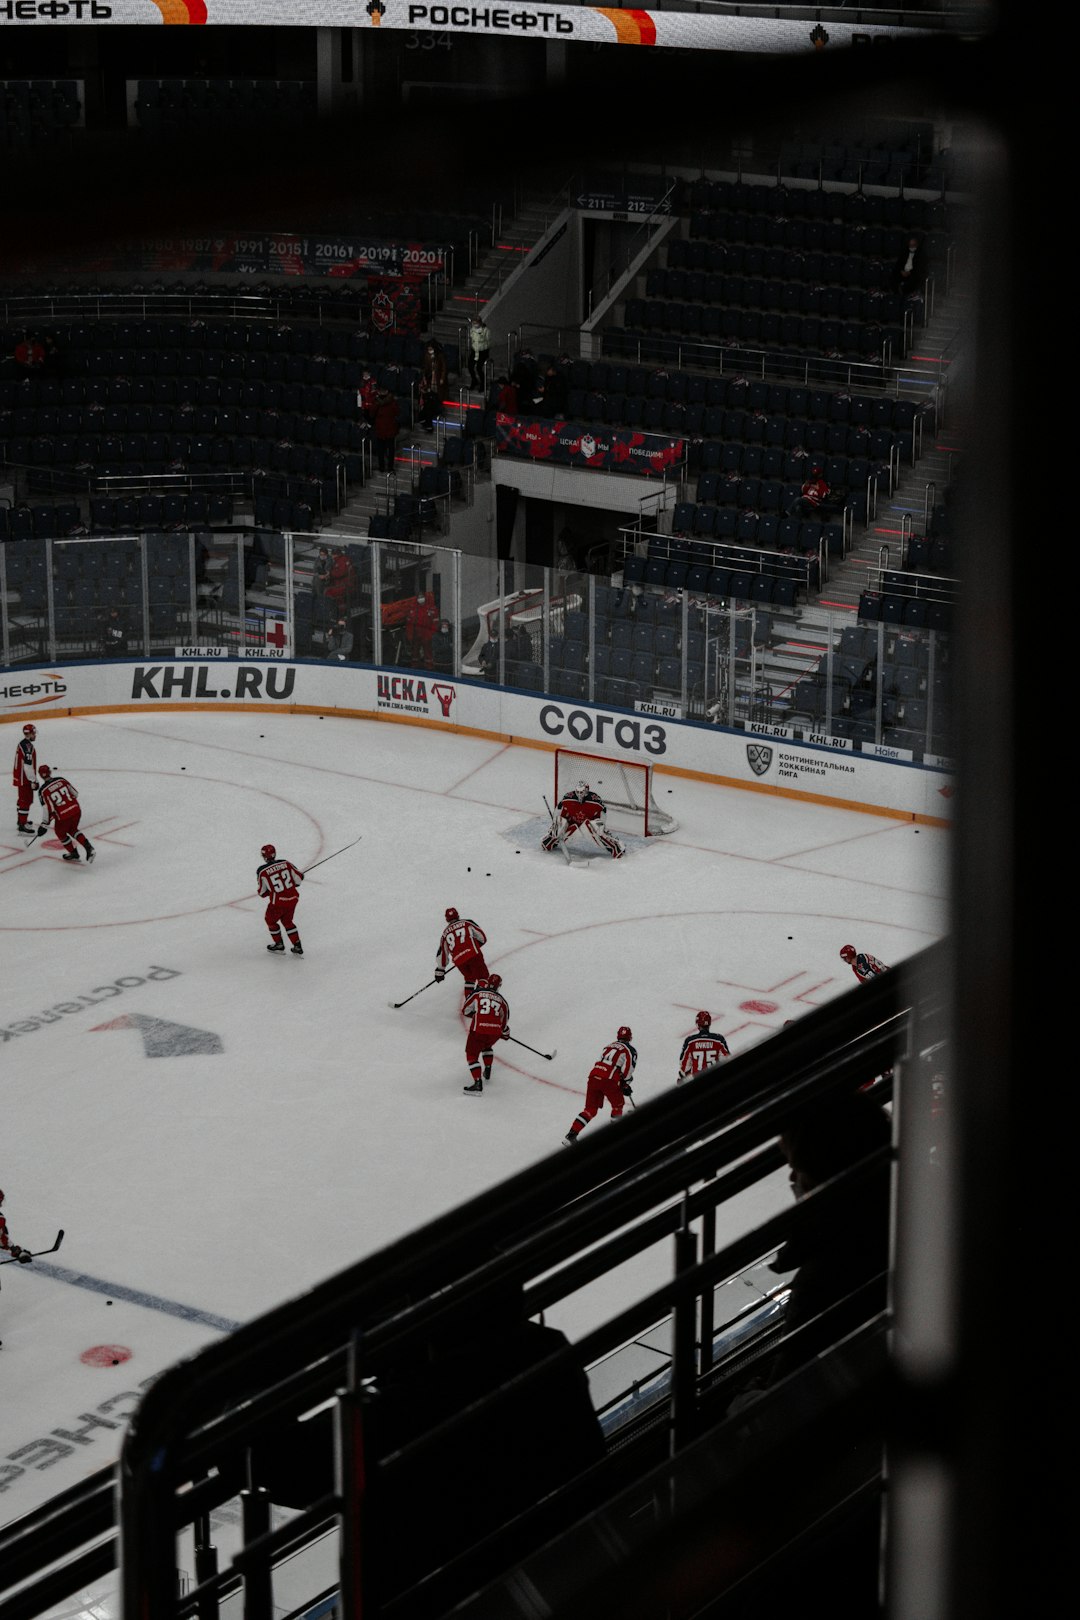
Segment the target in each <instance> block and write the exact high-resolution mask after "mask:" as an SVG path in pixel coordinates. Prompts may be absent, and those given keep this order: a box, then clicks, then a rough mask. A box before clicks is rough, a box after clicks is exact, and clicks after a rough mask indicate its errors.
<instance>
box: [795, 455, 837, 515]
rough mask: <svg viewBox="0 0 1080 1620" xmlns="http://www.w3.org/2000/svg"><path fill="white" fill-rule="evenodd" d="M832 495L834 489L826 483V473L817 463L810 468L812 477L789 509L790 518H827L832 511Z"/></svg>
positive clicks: (807, 480)
mask: <svg viewBox="0 0 1080 1620" xmlns="http://www.w3.org/2000/svg"><path fill="white" fill-rule="evenodd" d="M831 495H832V489H831V487H830V486H829V484H827V483H826V481H825V475H824V471H823V469H822V467H821V465H820V464H819V463H818V462H816V461H815V462H814V463H813V464H812V465H811V467H810V476H809V477H808V478H807V479H806V481H805V483H804V484H803V487H802V489H801V490H800V492H799V494H798V495H796V497H795V499H794V500H793V501H792V503H791V505H790V506H789V507H788V517H793V518H815V517H826V516H827V515H828V514H829V512H830V511H831V510H832V508H831V505H830V499H829V498H830V496H831Z"/></svg>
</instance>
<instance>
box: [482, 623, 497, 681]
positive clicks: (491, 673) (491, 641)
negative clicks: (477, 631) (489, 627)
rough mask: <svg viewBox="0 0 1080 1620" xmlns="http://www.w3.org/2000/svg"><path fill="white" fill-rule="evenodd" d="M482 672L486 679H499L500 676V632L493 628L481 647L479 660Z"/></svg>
mask: <svg viewBox="0 0 1080 1620" xmlns="http://www.w3.org/2000/svg"><path fill="white" fill-rule="evenodd" d="M477 662H478V663H479V665H480V673H481V675H482V676H483V677H484V679H485V681H497V680H498V678H499V632H498V631H497V630H493V631H492V632H491V634H490V636H489V637H488V639H487V640H486V641H485V642H484V645H483V646H482V647H481V649H480V657H479V659H478V660H477Z"/></svg>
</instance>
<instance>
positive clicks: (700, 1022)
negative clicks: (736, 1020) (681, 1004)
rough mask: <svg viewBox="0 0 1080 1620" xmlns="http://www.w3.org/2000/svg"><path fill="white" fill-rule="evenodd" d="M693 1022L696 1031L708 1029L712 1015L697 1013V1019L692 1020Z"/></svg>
mask: <svg viewBox="0 0 1080 1620" xmlns="http://www.w3.org/2000/svg"><path fill="white" fill-rule="evenodd" d="M694 1022H695V1024H696V1025H697V1027H698V1029H708V1027H709V1025H710V1024H711V1023H712V1013H710V1012H704V1011H702V1012H699V1013H698V1015H697V1017H696V1018H695V1019H694Z"/></svg>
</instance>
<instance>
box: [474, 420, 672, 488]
mask: <svg viewBox="0 0 1080 1620" xmlns="http://www.w3.org/2000/svg"><path fill="white" fill-rule="evenodd" d="M495 453H496V455H508V456H523V457H525V458H526V459H527V460H529V461H549V462H552V463H554V464H555V465H558V466H563V467H594V468H598V469H602V470H603V471H604V472H620V473H636V474H638V475H639V476H640V477H643V478H659V477H662V476H663V475H664V473H666V472H668V471H669V470H670V469H672V468H674V467H677V466H678V465H679V463H680V462H681V461H682V460H683V458H684V455H685V453H686V446H685V442H684V441H683V440H682V439H669V438H665V436H664V435H663V434H660V433H638V432H636V431H635V430H634V429H633V428H621V427H600V426H599V425H598V424H597V423H595V422H564V421H561V420H560V421H552V420H550V419H545V418H542V417H535V416H506V415H503V414H502V413H501V412H500V414H499V415H498V416H497V417H496V418H495Z"/></svg>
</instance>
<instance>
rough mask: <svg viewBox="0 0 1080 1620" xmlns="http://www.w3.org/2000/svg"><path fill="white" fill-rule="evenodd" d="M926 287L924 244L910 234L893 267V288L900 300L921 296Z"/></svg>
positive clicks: (918, 237)
mask: <svg viewBox="0 0 1080 1620" xmlns="http://www.w3.org/2000/svg"><path fill="white" fill-rule="evenodd" d="M925 285H926V243H925V242H924V241H923V239H922V237H921V236H916V235H914V234H912V235H911V236H909V237H908V239H907V242H906V243H905V245H904V247H903V249H902V250H901V251H900V253H899V254H898V255H897V257H896V262H895V263H894V265H893V286H894V287H895V289H896V291H897V292H898V293H899V294H900V296H901V298H915V297H918V296H919V295H921V293H922V290H923V288H924V287H925Z"/></svg>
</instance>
